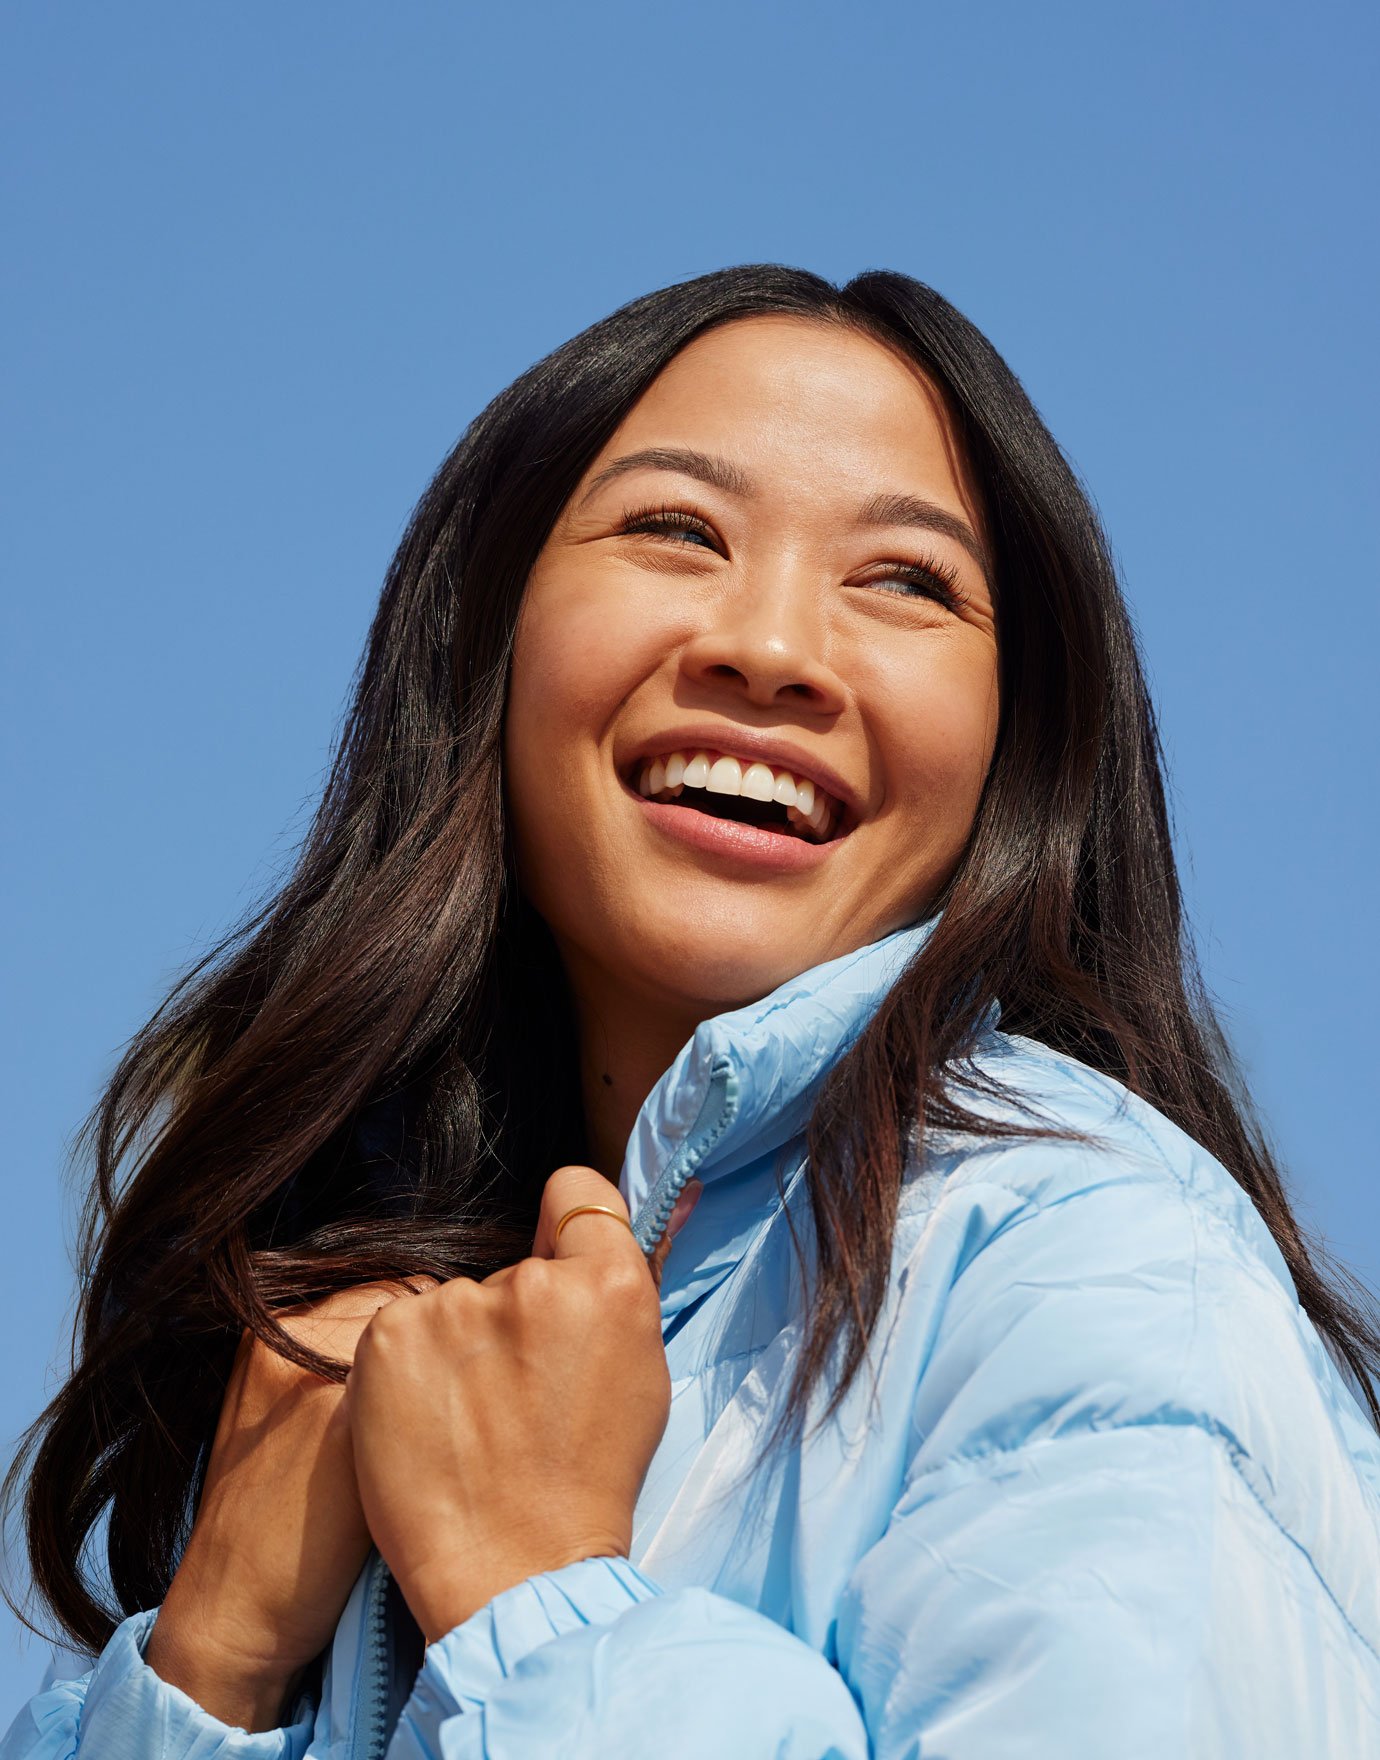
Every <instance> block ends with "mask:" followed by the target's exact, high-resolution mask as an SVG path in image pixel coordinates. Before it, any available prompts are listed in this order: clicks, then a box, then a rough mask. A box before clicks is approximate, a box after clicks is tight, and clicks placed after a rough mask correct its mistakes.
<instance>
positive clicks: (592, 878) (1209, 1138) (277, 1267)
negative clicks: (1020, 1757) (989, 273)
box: [0, 266, 1380, 1760]
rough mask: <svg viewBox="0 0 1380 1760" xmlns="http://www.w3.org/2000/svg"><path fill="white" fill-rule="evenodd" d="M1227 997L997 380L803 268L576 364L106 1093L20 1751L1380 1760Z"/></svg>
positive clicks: (430, 544) (678, 312)
mask: <svg viewBox="0 0 1380 1760" xmlns="http://www.w3.org/2000/svg"><path fill="white" fill-rule="evenodd" d="M1194 974H1195V967H1194V964H1193V960H1192V955H1191V950H1190V949H1189V948H1188V947H1187V945H1186V942H1185V939H1184V935H1183V929H1182V924H1181V917H1180V903H1179V891H1178V884H1177V879H1176V876H1175V871H1174V862H1173V853H1172V848H1171V843H1170V838H1169V831H1168V825H1167V821H1166V815H1165V808H1164V793H1163V784H1162V780H1161V774H1160V767H1159V754H1158V746H1157V741H1156V736H1155V728H1154V719H1153V714H1152V711H1151V707H1150V704H1149V701H1148V698H1147V695H1146V692H1145V687H1144V683H1143V680H1142V676H1141V670H1140V666H1139V662H1138V659H1137V654H1136V647H1135V642H1134V639H1133V635H1132V631H1131V626H1130V622H1129V619H1128V616H1127V613H1126V609H1125V606H1124V604H1123V602H1122V599H1121V595H1120V592H1119V590H1118V587H1117V583H1116V579H1115V575H1114V572H1113V569H1112V567H1111V564H1110V561H1109V559H1108V552H1107V547H1106V544H1105V541H1104V539H1103V536H1102V534H1101V532H1100V530H1099V527H1098V524H1097V521H1096V519H1095V517H1094V515H1093V513H1092V511H1091V509H1090V507H1089V505H1088V502H1087V500H1086V498H1085V497H1084V495H1083V493H1082V492H1081V490H1080V488H1079V486H1078V484H1077V482H1076V481H1075V479H1074V478H1073V476H1072V474H1071V473H1070V471H1069V469H1068V467H1067V465H1066V463H1065V461H1064V459H1063V458H1062V456H1061V454H1060V452H1059V449H1058V447H1057V445H1056V444H1055V442H1054V441H1053V439H1052V438H1051V437H1050V435H1049V434H1048V433H1047V431H1046V430H1045V429H1044V427H1043V425H1042V424H1041V422H1040V420H1039V418H1038V416H1037V415H1036V413H1035V411H1034V410H1033V409H1032V407H1031V405H1030V403H1029V401H1028V400H1027V399H1026V397H1025V395H1024V393H1023V392H1022V390H1021V388H1020V386H1019V384H1018V383H1017V381H1016V380H1015V379H1014V378H1013V377H1012V375H1011V374H1010V372H1009V371H1008V369H1007V368H1006V367H1005V365H1004V363H1003V362H1002V361H1001V360H1000V359H999V357H998V356H997V355H996V353H995V352H994V351H993V349H992V347H991V346H990V344H989V343H987V342H986V340H985V339H984V338H983V337H982V336H981V335H979V333H978V332H977V331H975V330H974V328H973V327H972V326H971V325H970V324H969V323H968V322H967V321H966V320H965V319H964V318H963V317H962V316H961V315H960V314H958V313H957V312H955V311H954V310H953V308H952V307H951V306H949V305H947V304H946V302H945V301H943V300H942V299H941V298H940V297H939V296H938V295H937V294H935V293H934V292H933V291H931V290H930V289H928V288H926V287H924V286H922V285H920V284H918V283H916V282H914V281H911V280H908V279H907V278H905V277H903V276H900V275H894V274H888V273H870V274H867V275H864V276H860V277H859V278H857V279H856V280H854V281H852V282H850V283H848V284H847V286H845V287H843V288H841V289H840V288H835V287H833V286H831V285H830V284H829V283H827V282H825V281H823V280H821V279H819V278H818V277H816V276H813V275H810V274H807V273H805V272H802V271H797V270H791V269H786V268H780V267H774V266H758V267H748V268H739V269H731V270H725V271H722V272H720V273H717V274H714V275H709V276H705V277H701V278H699V279H698V280H695V281H691V282H687V283H683V284H681V285H679V286H675V287H670V288H666V289H663V290H662V291H660V292H658V293H654V294H651V295H648V296H647V297H645V298H643V299H640V300H636V301H634V302H633V303H632V304H630V305H628V306H626V307H624V308H623V309H622V310H620V311H618V312H615V313H614V314H613V315H612V316H611V317H609V318H608V319H606V320H604V321H603V322H602V323H600V324H597V325H595V326H594V327H593V328H592V329H590V330H589V331H586V332H585V333H583V334H582V335H580V336H577V337H576V338H574V339H573V340H572V341H571V342H569V343H567V344H566V345H565V346H564V347H562V348H560V349H558V350H557V351H556V352H555V353H554V354H553V355H551V356H550V357H548V358H547V359H546V360H544V361H541V362H539V363H538V364H537V365H536V366H534V367H533V368H532V369H531V370H530V371H529V372H527V373H526V374H524V375H523V376H522V378H520V379H519V380H518V381H517V382H516V383H515V384H514V385H513V386H512V387H510V388H509V389H508V390H506V391H505V392H504V393H502V395H501V396H499V397H498V398H497V399H496V400H495V401H494V402H493V403H492V404H491V405H490V406H489V408H488V409H486V410H485V411H483V412H482V413H481V414H480V415H479V416H478V417H477V418H476V420H475V421H474V422H473V424H472V425H471V427H470V428H469V430H468V431H467V432H466V434H465V435H464V437H463V438H462V439H461V441H460V443H459V444H458V445H457V447H456V448H455V450H454V452H453V453H452V454H451V456H450V457H449V458H448V459H447V460H446V461H445V463H444V464H443V466H442V467H441V469H440V471H439V472H438V474H437V476H436V478H435V480H434V481H433V483H432V484H431V486H430V487H429V489H428V490H427V492H426V494H425V495H424V496H423V498H422V500H421V502H420V504H419V506H418V508H417V510H416V512H415V514H414V516H413V519H412V521H411V523H410V525H409V528H408V530H407V532H406V534H405V536H404V539H403V542H402V545H401V546H400V548H399V551H398V554H397V557H396V558H395V560H394V563H393V566H392V568H391V569H390V571H389V575H388V578H387V581H386V582H385V586H384V592H383V597H382V601H381V604H380V607H379V611H378V615H377V618H376V620H375V623H374V627H373V630H372V632H371V634H370V638H369V644H368V650H367V653H366V655H365V659H364V663H363V666H362V669H361V673H360V678H359V683H358V687H357V693H356V698H355V702H354V706H353V709H352V713H351V716H350V719H349V722H348V725H347V728H346V731H345V736H344V739H343V741H342V745H341V750H340V753H339V756H338V758H337V761H336V764H335V767H334V769H333V772H332V776H331V779H330V782H329V785H328V787H327V790H326V794H325V797H324V800H323V802H322V805H321V808H320V812H319V815H318V817H317V821H316V823H315V825H314V827H313V830H312V832H311V834H310V836H309V838H308V839H307V842H306V844H305V846H304V848H303V851H302V854H301V858H300V861H299V864H298V867H297V869H296V872H295V873H294V875H293V876H292V878H291V879H290V881H289V883H288V884H287V886H286V887H285V888H284V890H283V892H282V893H281V895H280V896H279V897H278V898H276V899H274V900H273V901H272V902H271V903H270V904H269V906H268V907H267V908H266V909H265V910H264V911H263V912H262V913H261V914H260V915H259V916H258V917H256V918H255V919H254V920H252V921H251V922H249V923H247V924H246V925H245V926H244V927H243V929H242V930H241V931H240V932H239V933H238V934H237V935H236V936H234V937H232V938H230V939H229V940H228V941H227V942H226V943H225V944H224V945H223V946H222V947H221V948H219V949H217V950H216V951H215V953H214V954H213V955H211V956H209V957H208V960H207V961H205V962H203V964H202V966H201V967H199V968H197V969H196V970H195V971H193V972H192V973H191V974H189V976H188V977H187V978H186V979H185V980H184V981H183V983H182V984H181V985H180V986H179V988H178V989H177V991H175V993H174V995H173V997H172V998H170V999H169V1002H168V1004H167V1005H165V1007H164V1009H163V1010H161V1011H160V1013H159V1014H158V1015H157V1016H156V1017H155V1019H154V1020H153V1021H152V1022H151V1023H150V1025H149V1026H148V1028H147V1029H146V1030H145V1031H144V1033H143V1034H142V1035H141V1036H140V1037H139V1038H138V1039H137V1040H136V1041H135V1042H134V1044H133V1045H132V1047H131V1049H130V1051H129V1053H128V1055H127V1056H126V1058H125V1060H124V1062H123V1063H122V1064H121V1066H120V1069H119V1070H118V1071H117V1073H116V1076H115V1079H114V1081H113V1083H112V1085H111V1088H110V1090H109V1092H108V1094H107V1095H106V1097H105V1099H104V1101H103V1102H102V1105H101V1107H100V1109H99V1110H98V1113H97V1115H96V1117H95V1118H94V1120H93V1128H92V1133H91V1138H90V1141H91V1145H92V1148H93V1151H94V1156H95V1161H96V1178H95V1181H94V1183H93V1193H92V1200H91V1206H90V1211H89V1228H88V1233H87V1238H86V1249H85V1256H84V1262H83V1287H82V1296H81V1300H82V1306H81V1315H80V1325H79V1336H78V1348H77V1354H76V1362H75V1368H74V1371H73V1374H72V1376H71V1378H70V1380H69V1381H68V1383H67V1385H66V1386H65V1387H64V1388H63V1389H62V1391H61V1392H60V1393H59V1395H58V1397H57V1398H56V1399H55V1400H54V1401H53V1403H52V1405H51V1406H50V1407H49V1409H48V1410H47V1411H46V1412H45V1413H44V1414H43V1415H42V1417H41V1418H40V1419H39V1420H38V1422H37V1423H36V1424H35V1426H34V1428H33V1430H32V1432H31V1433H30V1436H29V1438H28V1441H27V1444H26V1448H25V1450H24V1451H23V1452H21V1454H20V1456H19V1457H18V1459H17V1460H16V1462H15V1466H14V1468H13V1469H12V1472H11V1475H10V1479H9V1482H8V1487H9V1492H10V1495H11V1496H15V1495H17V1494H18V1493H19V1492H20V1490H21V1489H23V1492H24V1496H25V1514H26V1517H27V1522H28V1533H29V1549H30V1558H31V1562H32V1567H33V1572H34V1578H35V1583H36V1585H37V1588H38V1590H39V1592H40V1593H41V1595H42V1596H43V1597H45V1598H46V1601H47V1603H48V1606H49V1607H50V1609H51V1610H52V1612H53V1613H54V1614H55V1615H56V1618H57V1620H58V1621H59V1622H60V1624H61V1625H62V1626H63V1628H64V1629H65V1632H66V1635H67V1637H68V1639H69V1640H70V1641H71V1642H72V1643H74V1644H75V1645H76V1646H78V1647H79V1649H81V1650H82V1651H84V1652H86V1653H87V1654H85V1655H82V1656H79V1657H78V1658H77V1659H76V1660H75V1661H72V1660H69V1661H67V1662H65V1663H63V1662H55V1665H54V1668H53V1670H52V1671H50V1680H49V1681H48V1682H47V1683H46V1685H45V1686H44V1688H43V1689H42V1690H40V1692H39V1693H38V1694H37V1695H36V1696H35V1698H34V1699H33V1700H32V1701H31V1702H30V1703H29V1705H28V1706H26V1707H24V1708H22V1709H21V1710H20V1712H19V1714H18V1716H17V1718H16V1719H15V1721H14V1723H13V1726H12V1728H11V1730H10V1732H9V1735H8V1736H7V1737H6V1738H5V1740H4V1742H3V1743H0V1757H3V1760H21V1757H24V1760H69V1757H70V1756H73V1755H83V1756H88V1757H91V1760H94V1757H95V1756H102V1757H114V1760H121V1757H131V1760H132V1757H134V1756H140V1757H151V1756H166V1757H169V1760H171V1757H183V1756H185V1757H188V1760H190V1757H191V1756H193V1755H210V1754H215V1755H218V1756H221V1757H222V1760H269V1757H270V1756H272V1757H274V1760H285V1757H291V1760H302V1757H304V1756H320V1757H322V1760H325V1757H326V1756H328V1755H329V1756H331V1760H380V1757H382V1756H383V1755H384V1754H385V1753H386V1754H387V1755H388V1756H390V1760H421V1757H422V1756H426V1757H428V1760H431V1757H435V1756H441V1757H443V1760H459V1757H461V1756H471V1755H492V1756H514V1757H518V1756H526V1755H531V1756H534V1757H535V1756H538V1755H540V1756H548V1755H553V1754H562V1755H572V1756H584V1755H588V1756H590V1757H591V1760H592V1757H594V1756H599V1757H600V1760H607V1757H608V1756H623V1755H627V1756H641V1755H644V1754H647V1753H649V1752H653V1751H655V1752H656V1753H658V1754H660V1755H662V1756H664V1757H666V1760H676V1757H684V1760H691V1757H695V1760H700V1757H702V1756H703V1755H705V1754H707V1753H715V1752H717V1753H722V1754H725V1755H731V1756H740V1755H741V1756H755V1755H759V1754H760V1755H763V1756H766V1755H772V1756H794V1757H796V1760H825V1757H826V1756H844V1757H847V1760H864V1756H870V1757H873V1760H900V1757H901V1756H903V1755H916V1754H922V1753H924V1754H929V1753H935V1754H937V1753H940V1752H942V1753H944V1754H945V1755H947V1756H950V1757H951V1760H979V1757H982V1760H989V1757H990V1756H993V1755H996V1754H1007V1753H1015V1752H1018V1751H1019V1752H1021V1753H1023V1754H1031V1755H1046V1754H1047V1755H1049V1756H1051V1757H1053V1756H1055V1755H1057V1756H1059V1757H1060V1760H1068V1756H1071V1755H1089V1756H1091V1755H1110V1754H1116V1755H1118V1756H1133V1755H1139V1754H1145V1755H1150V1754H1155V1755H1157V1756H1159V1755H1164V1754H1193V1755H1194V1756H1196V1757H1200V1760H1201V1757H1206V1756H1221V1757H1222V1760H1226V1757H1227V1756H1231V1757H1232V1760H1237V1757H1239V1756H1241V1755H1243V1754H1250V1755H1252V1756H1255V1757H1257V1760H1259V1757H1261V1756H1279V1757H1280V1760H1283V1757H1284V1756H1286V1755H1287V1756H1289V1757H1290V1760H1295V1757H1296V1756H1298V1755H1300V1754H1310V1755H1312V1754H1318V1755H1321V1754H1323V1753H1329V1754H1332V1753H1335V1754H1339V1755H1340V1754H1345V1755H1347V1756H1348V1757H1349V1760H1350V1757H1358V1760H1359V1757H1361V1756H1369V1755H1375V1754H1377V1753H1380V1746H1377V1740H1376V1731H1377V1729H1380V1617H1377V1613H1376V1607H1375V1600H1374V1583H1375V1580H1376V1575H1377V1570H1378V1569H1380V1440H1377V1437H1376V1434H1375V1431H1374V1429H1373V1428H1372V1427H1371V1424H1370V1423H1368V1422H1367V1411H1368V1412H1369V1415H1370V1418H1371V1419H1373V1420H1380V1405H1377V1401H1376V1397H1375V1393H1374V1390H1373V1388H1372V1386H1371V1384H1370V1378H1371V1376H1372V1375H1373V1374H1374V1372H1375V1371H1376V1369H1377V1367H1380V1336H1377V1331H1376V1328H1375V1325H1374V1324H1373V1321H1372V1319H1371V1317H1370V1314H1369V1312H1368V1310H1367V1308H1366V1306H1365V1303H1364V1292H1361V1295H1360V1297H1359V1298H1358V1301H1357V1302H1354V1303H1353V1302H1351V1301H1348V1299H1347V1298H1346V1296H1345V1295H1344V1294H1343V1293H1342V1292H1341V1290H1340V1289H1339V1287H1337V1286H1336V1284H1335V1281H1334V1280H1333V1279H1332V1278H1331V1276H1330V1275H1329V1272H1328V1269H1327V1265H1326V1260H1325V1257H1324V1256H1323V1254H1322V1252H1321V1250H1320V1249H1319V1248H1318V1247H1317V1246H1315V1245H1313V1244H1311V1243H1309V1242H1308V1241H1307V1240H1306V1239H1305V1237H1304V1235H1303V1234H1302V1232H1301V1230H1300V1228H1299V1226H1298V1224H1297V1222H1296V1220H1295V1218H1294V1216H1293V1213H1292V1210H1291V1207H1290V1204H1289V1202H1288V1199H1287V1197H1286V1194H1285V1190H1284V1187H1283V1184H1282V1182H1281V1178H1280V1175H1279V1173H1278V1171H1277V1170H1276V1168H1275V1167H1274V1165H1273V1164H1272V1162H1271V1159H1270V1156H1269V1153H1268V1150H1267V1149H1266V1147H1265V1145H1264V1143H1263V1140H1262V1138H1261V1135H1260V1133H1259V1132H1258V1131H1257V1129H1256V1127H1255V1126H1254V1124H1253V1121H1252V1116H1251V1113H1250V1110H1249V1106H1248V1104H1247V1102H1246V1100H1245V1098H1244V1088H1243V1086H1242V1084H1241V1080H1240V1077H1239V1074H1238V1073H1237V1071H1236V1070H1235V1067H1234V1065H1233V1063H1232V1061H1231V1058H1230V1054H1229V1052H1228V1050H1227V1048H1226V1046H1225V1043H1224V1041H1223V1039H1222V1037H1221V1034H1220V1032H1219V1030H1218V1028H1217V1026H1216V1024H1215V1022H1214V1019H1213V1016H1212V1013H1211V1010H1210V1008H1209V1007H1208V1004H1207V1002H1206V1000H1205V998H1204V997H1203V996H1202V993H1201V989H1200V987H1199V985H1198V983H1197V980H1196V977H1195V975H1194ZM673 1243H674V1244H673ZM1363 1407H1364V1408H1365V1409H1363ZM102 1518H105V1521H106V1558H107V1562H108V1570H107V1571H106V1572H105V1573H104V1580H103V1576H102V1573H101V1572H99V1571H97V1570H95V1569H93V1568H92V1564H91V1556H90V1547H89V1542H90V1540H91V1537H92V1536H93V1534H94V1533H95V1532H96V1531H97V1529H98V1527H99V1524H100V1523H101V1521H102Z"/></svg>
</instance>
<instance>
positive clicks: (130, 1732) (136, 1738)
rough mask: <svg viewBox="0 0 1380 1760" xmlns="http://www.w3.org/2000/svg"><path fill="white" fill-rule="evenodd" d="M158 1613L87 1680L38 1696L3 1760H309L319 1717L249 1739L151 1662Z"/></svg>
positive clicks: (121, 1639) (3, 1743)
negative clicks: (148, 1654) (148, 1650)
mask: <svg viewBox="0 0 1380 1760" xmlns="http://www.w3.org/2000/svg"><path fill="white" fill-rule="evenodd" d="M157 1617H158V1610H157V1608H154V1609H153V1610H152V1611H148V1612H144V1613H135V1614H131V1615H130V1617H129V1618H128V1619H126V1620H123V1621H122V1622H121V1623H120V1624H119V1625H118V1626H117V1627H116V1628H115V1631H114V1632H113V1633H112V1635H111V1638H110V1642H109V1643H108V1644H107V1645H106V1647H105V1649H104V1650H102V1651H101V1653H100V1655H99V1656H98V1657H97V1658H96V1661H95V1663H94V1665H93V1666H92V1667H91V1668H90V1669H89V1670H88V1671H87V1672H86V1673H85V1674H83V1675H79V1676H76V1677H75V1678H73V1679H70V1680H54V1681H53V1682H51V1684H50V1685H48V1686H47V1687H45V1688H43V1689H42V1690H41V1691H40V1692H38V1693H36V1694H35V1695H34V1697H33V1698H32V1699H30V1700H29V1702H28V1704H27V1705H25V1706H24V1707H23V1708H22V1710H21V1711H20V1712H19V1715H18V1716H17V1717H16V1718H15V1719H14V1721H13V1723H12V1724H11V1725H10V1727H9V1730H8V1731H7V1732H6V1734H5V1735H4V1737H3V1738H0V1760H304V1756H305V1755H306V1754H307V1749H308V1744H309V1743H310V1741H311V1737H312V1728H313V1715H312V1712H311V1708H310V1706H309V1705H308V1703H307V1701H306V1699H305V1697H304V1698H303V1701H302V1703H301V1704H300V1705H299V1707H298V1708H297V1711H298V1716H297V1721H295V1722H294V1723H293V1724H291V1725H290V1726H288V1727H285V1728H283V1729H275V1730H266V1731H263V1732H262V1733H260V1734H257V1735H249V1734H247V1733H246V1732H245V1731H244V1730H242V1729H233V1728H231V1726H230V1725H228V1724H224V1723H222V1722H221V1721H220V1720H219V1719H218V1718H215V1717H212V1716H211V1714H210V1712H208V1711H203V1710H202V1708H201V1706H200V1705H198V1704H197V1703H196V1701H195V1700H194V1699H191V1698H189V1697H188V1696H187V1694H186V1693H184V1692H182V1691H181V1689H180V1688H178V1687H174V1686H171V1685H170V1684H169V1683H168V1682H166V1681H164V1680H162V1679H160V1678H159V1676H158V1675H156V1674H155V1673H154V1672H153V1670H152V1669H151V1668H150V1667H149V1666H148V1664H147V1663H146V1662H145V1661H144V1646H145V1645H146V1644H147V1642H148V1636H149V1633H150V1632H151V1631H152V1630H153V1622H154V1620H155V1619H156V1618H157Z"/></svg>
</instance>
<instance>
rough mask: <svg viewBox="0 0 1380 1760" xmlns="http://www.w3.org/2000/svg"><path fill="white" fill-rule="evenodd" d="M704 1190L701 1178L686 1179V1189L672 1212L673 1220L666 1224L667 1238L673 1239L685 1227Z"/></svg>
mask: <svg viewBox="0 0 1380 1760" xmlns="http://www.w3.org/2000/svg"><path fill="white" fill-rule="evenodd" d="M703 1190H704V1186H703V1184H702V1183H701V1182H700V1181H699V1180H697V1179H692V1180H687V1181H686V1183H685V1188H684V1190H683V1191H682V1192H681V1194H680V1196H679V1197H678V1198H677V1199H676V1207H675V1209H674V1210H672V1212H671V1220H670V1221H669V1222H668V1223H667V1224H666V1238H667V1240H672V1241H673V1240H674V1239H675V1238H676V1236H677V1235H678V1234H679V1233H680V1231H681V1229H683V1228H684V1227H685V1225H686V1223H687V1222H688V1221H689V1220H690V1212H691V1211H692V1210H693V1209H694V1208H695V1205H696V1204H697V1203H698V1202H699V1198H700V1193H701V1192H702V1191H703Z"/></svg>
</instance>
